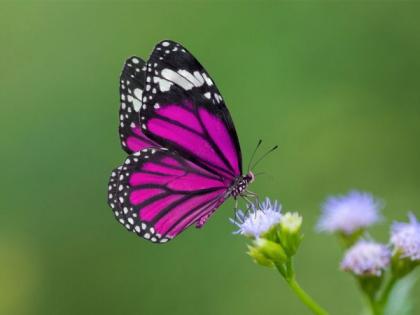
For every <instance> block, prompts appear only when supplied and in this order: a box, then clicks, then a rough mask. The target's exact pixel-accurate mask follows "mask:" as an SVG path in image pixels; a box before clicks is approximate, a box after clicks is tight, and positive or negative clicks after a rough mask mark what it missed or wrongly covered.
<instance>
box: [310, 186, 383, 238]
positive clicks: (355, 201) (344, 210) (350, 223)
mask: <svg viewBox="0 0 420 315" xmlns="http://www.w3.org/2000/svg"><path fill="white" fill-rule="evenodd" d="M381 208H382V203H381V202H379V201H378V200H377V199H375V198H374V197H373V196H372V195H371V194H368V193H363V192H358V191H351V192H350V193H348V194H347V195H344V196H334V197H330V198H328V199H327V200H326V201H325V203H324V204H323V206H322V210H323V213H322V215H321V218H320V220H319V222H318V229H319V230H320V231H325V232H329V233H337V232H338V233H343V234H345V235H350V234H352V233H355V232H357V231H359V230H361V229H365V228H367V227H369V226H371V225H372V224H374V223H377V222H378V221H379V220H380V218H381V215H380V210H381Z"/></svg>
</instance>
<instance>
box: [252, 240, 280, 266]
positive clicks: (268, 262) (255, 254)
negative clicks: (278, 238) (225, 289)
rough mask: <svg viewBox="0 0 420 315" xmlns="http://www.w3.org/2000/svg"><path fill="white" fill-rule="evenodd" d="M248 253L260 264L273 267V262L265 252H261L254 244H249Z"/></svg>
mask: <svg viewBox="0 0 420 315" xmlns="http://www.w3.org/2000/svg"><path fill="white" fill-rule="evenodd" d="M247 254H248V255H249V256H251V257H252V259H253V260H254V262H255V263H256V264H258V265H261V266H264V267H273V266H274V264H273V262H272V261H271V260H270V259H268V258H267V257H265V256H264V254H263V253H261V252H260V251H259V250H258V248H256V247H254V246H249V245H248V252H247Z"/></svg>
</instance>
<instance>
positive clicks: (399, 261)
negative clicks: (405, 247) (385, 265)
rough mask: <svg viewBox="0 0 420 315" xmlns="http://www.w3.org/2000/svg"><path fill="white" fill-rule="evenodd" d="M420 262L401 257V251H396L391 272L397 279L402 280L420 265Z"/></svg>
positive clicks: (392, 259)
mask: <svg viewBox="0 0 420 315" xmlns="http://www.w3.org/2000/svg"><path fill="white" fill-rule="evenodd" d="M419 263H420V262H419V261H413V260H411V259H410V258H407V257H401V252H400V251H395V252H394V253H393V255H392V258H391V270H392V273H393V275H394V276H395V277H397V278H402V277H404V276H405V275H407V274H408V273H410V272H411V271H412V270H413V269H414V268H415V267H417V266H418V265H419Z"/></svg>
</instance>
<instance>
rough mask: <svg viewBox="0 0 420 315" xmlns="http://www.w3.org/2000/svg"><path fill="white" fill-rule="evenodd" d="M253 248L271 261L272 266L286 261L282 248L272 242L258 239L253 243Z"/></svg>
mask: <svg viewBox="0 0 420 315" xmlns="http://www.w3.org/2000/svg"><path fill="white" fill-rule="evenodd" d="M254 246H255V248H257V249H258V251H259V252H260V253H261V254H262V255H264V257H265V258H267V259H269V260H271V261H272V262H273V263H274V264H282V263H284V262H285V261H286V260H287V255H286V253H285V252H284V249H283V247H281V245H280V244H277V243H275V242H273V241H270V240H267V239H265V238H259V239H257V240H255V241H254Z"/></svg>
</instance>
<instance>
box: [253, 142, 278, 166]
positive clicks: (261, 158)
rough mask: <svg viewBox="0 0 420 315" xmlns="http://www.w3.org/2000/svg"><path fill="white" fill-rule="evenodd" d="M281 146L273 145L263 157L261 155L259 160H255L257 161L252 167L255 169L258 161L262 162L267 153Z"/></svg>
mask: <svg viewBox="0 0 420 315" xmlns="http://www.w3.org/2000/svg"><path fill="white" fill-rule="evenodd" d="M278 147H279V146H278V145H276V146H274V147H272V148H271V149H270V150H268V151H267V152H266V153H265V154H263V156H262V157H260V158H259V159H258V160H257V161H255V163H254V164H253V165H252V167H251V169H254V168H255V167H256V166H257V165H258V163H260V162H261V161H262V160H263V159H264V158H265V157H266V156H267V155H269V154H270V153H271V152H273V151H275V150H276V149H277V148H278Z"/></svg>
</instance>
